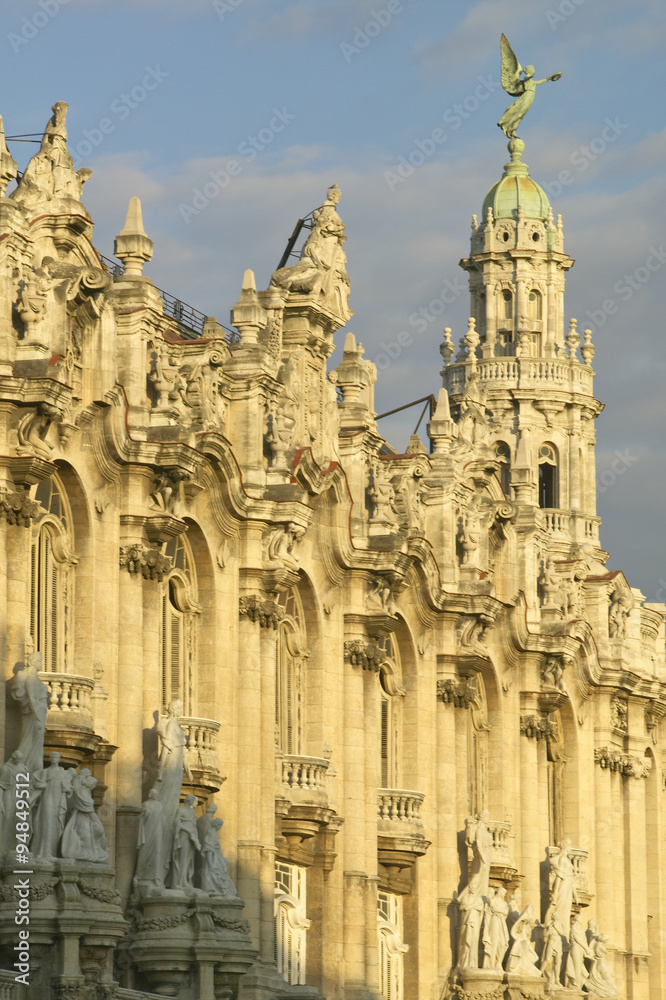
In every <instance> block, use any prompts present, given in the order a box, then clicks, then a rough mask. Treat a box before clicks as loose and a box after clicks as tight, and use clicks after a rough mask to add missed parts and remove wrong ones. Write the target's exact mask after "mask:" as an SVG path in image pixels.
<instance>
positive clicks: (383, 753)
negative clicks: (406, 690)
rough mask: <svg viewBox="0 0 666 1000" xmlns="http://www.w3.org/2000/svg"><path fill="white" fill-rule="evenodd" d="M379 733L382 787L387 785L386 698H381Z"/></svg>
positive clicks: (388, 706) (388, 745)
mask: <svg viewBox="0 0 666 1000" xmlns="http://www.w3.org/2000/svg"><path fill="white" fill-rule="evenodd" d="M381 705H382V709H381V712H382V715H381V734H380V748H379V755H380V762H381V767H380V770H381V783H382V788H388V787H389V778H390V774H389V771H390V769H389V756H390V735H389V711H390V705H389V703H388V699H387V698H382V701H381Z"/></svg>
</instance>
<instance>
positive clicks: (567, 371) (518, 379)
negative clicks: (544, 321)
mask: <svg viewBox="0 0 666 1000" xmlns="http://www.w3.org/2000/svg"><path fill="white" fill-rule="evenodd" d="M473 370H476V371H477V372H478V373H479V378H480V379H481V382H485V383H486V384H490V385H493V386H496V387H497V388H498V389H501V388H503V387H505V386H506V387H514V388H515V387H518V388H534V387H536V386H537V385H538V384H544V383H545V386H546V387H547V388H548V387H552V388H558V389H559V388H562V389H570V390H573V391H575V392H581V393H585V394H586V395H592V380H593V375H592V370H591V369H590V368H588V367H587V366H586V365H581V364H580V362H578V361H570V360H569V359H568V358H567V359H562V360H560V359H557V358H515V357H514V358H487V359H485V360H483V361H477V362H476V365H475V364H474V363H473V362H471V361H463V362H458V363H457V364H452V365H449V366H448V367H447V368H445V369H444V384H445V387H446V389H447V390H448V391H449V393H451V394H452V395H457V394H460V393H463V392H464V391H465V383H466V381H467V378H468V377H469V375H470V374H471V372H472V371H473Z"/></svg>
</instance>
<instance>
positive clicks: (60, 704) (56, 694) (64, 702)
mask: <svg viewBox="0 0 666 1000" xmlns="http://www.w3.org/2000/svg"><path fill="white" fill-rule="evenodd" d="M39 676H40V678H41V679H42V680H43V681H44V683H45V684H46V686H47V688H48V689H49V714H54V715H55V714H56V713H57V714H58V715H61V716H65V715H67V714H76V715H78V716H85V717H87V718H88V719H89V728H90V729H92V728H93V721H92V702H91V696H92V693H93V691H94V689H95V681H94V680H93V679H92V677H83V676H81V675H79V674H63V673H56V672H54V671H51V670H41V671H40V673H39ZM79 724H80V723H79Z"/></svg>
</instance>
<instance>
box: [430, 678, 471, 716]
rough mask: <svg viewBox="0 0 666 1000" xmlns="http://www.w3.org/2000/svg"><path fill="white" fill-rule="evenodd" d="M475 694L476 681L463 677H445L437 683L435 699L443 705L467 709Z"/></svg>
mask: <svg viewBox="0 0 666 1000" xmlns="http://www.w3.org/2000/svg"><path fill="white" fill-rule="evenodd" d="M476 694H477V686H476V681H475V680H474V679H472V678H468V677H465V678H463V679H458V678H457V677H455V678H454V677H447V678H445V679H443V680H438V681H437V698H438V700H439V701H441V702H443V703H444V704H445V705H454V706H455V707H456V708H469V706H470V703H471V702H472V701H473V700H474V698H475V697H476Z"/></svg>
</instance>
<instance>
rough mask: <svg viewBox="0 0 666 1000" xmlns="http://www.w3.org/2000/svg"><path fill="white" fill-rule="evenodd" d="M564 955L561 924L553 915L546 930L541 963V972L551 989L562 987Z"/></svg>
mask: <svg viewBox="0 0 666 1000" xmlns="http://www.w3.org/2000/svg"><path fill="white" fill-rule="evenodd" d="M562 954H563V945H562V935H561V933H560V928H559V924H558V923H557V920H556V919H555V915H554V914H553V915H552V916H551V918H550V920H549V922H548V923H547V924H546V927H545V929H544V935H543V952H542V955H541V963H540V969H541V972H542V974H543V975H544V977H545V979H546V982H547V983H548V985H549V986H550V987H551V988H553V987H558V986H560V973H561V969H562Z"/></svg>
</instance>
